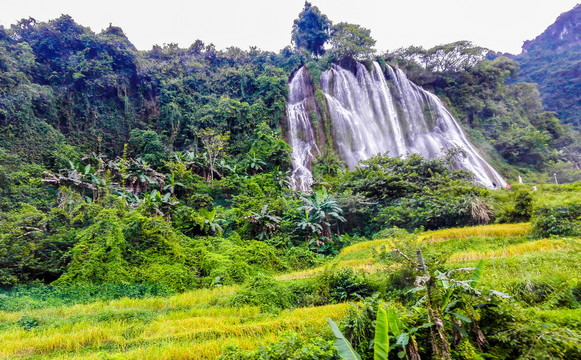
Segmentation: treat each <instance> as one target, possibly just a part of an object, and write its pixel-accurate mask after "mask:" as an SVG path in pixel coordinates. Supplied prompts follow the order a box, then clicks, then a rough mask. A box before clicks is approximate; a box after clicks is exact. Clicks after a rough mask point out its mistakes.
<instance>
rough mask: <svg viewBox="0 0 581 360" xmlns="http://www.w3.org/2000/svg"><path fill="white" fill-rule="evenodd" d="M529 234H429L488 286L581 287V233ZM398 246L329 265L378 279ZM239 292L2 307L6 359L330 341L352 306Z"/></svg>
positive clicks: (482, 229) (346, 254)
mask: <svg viewBox="0 0 581 360" xmlns="http://www.w3.org/2000/svg"><path fill="white" fill-rule="evenodd" d="M528 231H529V224H510V225H490V226H479V227H471V228H461V229H446V230H440V231H433V232H426V233H423V234H422V235H421V240H422V242H423V246H424V247H426V248H431V249H434V250H437V251H439V252H441V253H442V254H446V256H447V258H448V263H449V265H450V267H459V266H471V265H474V264H475V263H476V262H477V261H478V260H479V259H482V258H484V259H487V260H486V264H487V265H486V268H485V271H484V274H483V282H484V283H485V284H487V285H489V286H491V287H494V288H495V289H497V290H500V291H505V292H507V293H509V294H510V293H511V292H514V291H521V290H522V288H523V287H524V288H526V286H527V284H537V283H548V284H552V286H553V287H554V288H558V287H559V286H560V285H563V284H564V285H563V286H566V287H576V286H578V284H579V281H580V280H581V265H579V256H578V254H579V250H580V248H581V241H580V239H541V240H531V239H529V238H528V237H527V236H526V234H527V232H528ZM390 244H392V240H391V239H380V240H374V241H368V242H363V243H358V244H355V245H352V246H349V247H347V248H344V249H343V251H342V252H341V254H340V255H339V256H337V257H336V258H335V259H333V260H332V261H331V262H330V263H329V264H328V265H327V267H329V266H331V267H333V266H334V267H339V268H340V267H344V266H350V267H352V268H354V269H356V270H357V271H361V272H366V273H376V274H375V276H377V275H378V274H379V275H380V274H381V271H383V270H384V268H383V267H382V266H381V264H379V263H377V262H376V261H375V259H374V258H373V257H372V256H371V252H370V250H369V249H370V247H371V246H374V247H375V248H380V247H381V246H386V247H389V246H390ZM448 255H449V256H448ZM324 269H325V267H321V268H316V269H311V270H308V271H302V272H294V273H288V274H280V275H278V276H277V279H278V280H279V281H293V279H299V278H305V277H313V276H315V275H317V274H318V273H320V272H322V271H324ZM238 289H239V287H218V288H214V289H201V290H195V291H189V292H186V293H183V294H179V295H174V296H169V297H153V298H145V299H128V298H125V299H120V300H114V301H108V302H94V303H91V304H85V305H73V306H60V307H48V308H42V309H37V310H28V311H14V312H7V311H2V312H0V344H1V346H0V358H2V359H213V358H215V357H216V356H218V355H219V354H220V353H221V351H222V349H223V348H224V346H226V345H227V344H236V345H238V346H239V347H240V348H242V349H253V348H256V347H257V346H259V345H260V344H264V343H267V342H272V341H275V340H277V339H279V338H280V337H281V336H282V335H283V334H284V333H285V332H286V331H294V332H297V333H300V334H302V335H304V336H314V335H322V336H326V337H328V336H330V331H329V330H328V327H327V323H326V317H330V318H332V319H334V320H340V319H341V317H342V316H343V315H344V314H345V312H346V310H347V308H348V307H349V304H347V303H339V304H331V305H324V306H317V307H305V308H295V309H287V310H282V311H276V312H274V313H273V312H266V311H263V310H261V308H259V307H257V306H243V307H233V306H231V305H229V303H228V301H226V300H225V299H227V298H228V297H230V296H231V295H232V294H233V293H235V292H236V291H237V290H238ZM0 301H1V299H0ZM534 316H537V317H545V318H547V319H550V321H552V322H554V323H562V324H566V325H568V326H572V327H579V326H581V310H579V309H557V310H555V309H550V308H547V309H545V310H543V309H541V310H538V311H535V314H534Z"/></svg>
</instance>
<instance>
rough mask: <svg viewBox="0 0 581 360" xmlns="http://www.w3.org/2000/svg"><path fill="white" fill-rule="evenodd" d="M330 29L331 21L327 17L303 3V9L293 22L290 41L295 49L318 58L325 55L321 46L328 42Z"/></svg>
mask: <svg viewBox="0 0 581 360" xmlns="http://www.w3.org/2000/svg"><path fill="white" fill-rule="evenodd" d="M330 28H331V21H330V20H329V19H328V18H327V16H326V15H323V14H321V12H320V11H319V9H318V8H317V7H316V6H312V5H311V3H309V2H307V1H305V8H304V9H303V11H301V13H300V14H299V17H298V18H297V19H295V21H294V24H293V30H292V38H291V40H292V42H293V44H294V45H295V46H296V47H297V48H303V49H307V50H309V51H310V52H311V53H313V55H315V56H319V55H322V54H324V53H325V49H324V48H323V46H324V45H325V43H326V42H327V40H329V33H330Z"/></svg>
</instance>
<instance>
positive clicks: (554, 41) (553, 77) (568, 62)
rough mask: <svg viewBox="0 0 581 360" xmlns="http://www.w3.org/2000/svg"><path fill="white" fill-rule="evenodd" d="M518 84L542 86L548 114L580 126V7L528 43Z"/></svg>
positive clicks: (523, 49) (519, 61)
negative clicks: (554, 113)
mask: <svg viewBox="0 0 581 360" xmlns="http://www.w3.org/2000/svg"><path fill="white" fill-rule="evenodd" d="M515 59H516V60H517V61H518V63H519V64H520V72H519V80H520V81H526V82H534V83H537V84H538V85H539V90H540V92H541V96H542V98H543V103H544V105H545V107H546V108H547V110H550V111H554V112H556V113H557V116H558V117H559V119H561V121H563V122H564V123H569V124H572V125H574V126H577V127H578V126H579V125H581V115H579V114H581V4H579V5H577V6H575V7H574V8H573V9H571V10H570V11H568V12H566V13H563V14H561V15H560V16H559V17H558V18H557V20H556V21H555V22H554V23H553V24H552V25H550V26H549V27H548V28H547V29H546V30H545V31H544V32H543V33H542V34H540V35H539V36H537V37H536V38H535V39H533V40H529V41H525V43H524V44H523V47H522V53H521V54H519V55H517V56H516V57H515Z"/></svg>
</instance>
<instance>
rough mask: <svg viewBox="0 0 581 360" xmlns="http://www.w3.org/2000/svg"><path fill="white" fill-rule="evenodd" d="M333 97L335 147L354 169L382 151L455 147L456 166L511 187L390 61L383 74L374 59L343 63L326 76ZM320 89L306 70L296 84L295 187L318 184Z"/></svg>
mask: <svg viewBox="0 0 581 360" xmlns="http://www.w3.org/2000/svg"><path fill="white" fill-rule="evenodd" d="M321 90H322V91H323V94H324V95H325V99H326V101H327V106H328V111H329V115H330V121H331V136H332V141H333V147H334V149H335V151H336V153H337V155H338V156H339V157H341V159H342V160H343V161H344V162H345V164H346V165H347V167H349V168H350V169H353V168H355V167H356V166H357V164H358V163H359V161H361V160H366V159H369V158H370V157H371V156H373V155H376V154H384V153H386V152H387V153H389V155H390V156H406V155H407V154H410V153H418V154H421V155H422V156H423V157H425V158H428V159H431V158H434V157H438V156H441V155H442V153H443V151H445V150H447V149H450V148H460V149H462V150H464V152H465V154H466V156H465V157H463V158H459V159H457V167H458V168H462V169H466V170H468V171H470V172H472V173H473V174H474V179H475V181H476V182H477V183H479V184H481V185H483V186H486V187H488V188H492V187H493V183H494V184H497V185H499V186H504V185H505V184H506V182H505V181H504V179H503V178H502V177H501V176H500V175H499V174H498V173H497V172H496V171H495V170H494V169H493V168H492V166H490V165H489V164H488V163H487V162H486V161H485V160H484V159H483V158H482V157H481V156H480V155H479V154H478V152H477V151H476V149H475V148H474V147H473V146H472V145H471V144H470V142H469V141H468V139H467V137H466V135H465V134H464V132H463V131H462V129H461V128H460V126H459V125H458V123H457V122H456V120H455V119H454V117H453V116H452V115H451V114H450V112H449V111H448V110H447V109H446V108H445V107H444V105H443V104H442V102H441V101H440V99H438V97H437V96H435V95H434V94H432V93H430V92H428V91H426V90H424V89H422V88H421V87H419V86H417V85H415V84H414V83H412V82H411V81H410V80H409V79H408V78H407V77H406V75H405V74H404V73H403V71H401V70H399V69H394V68H392V67H390V66H387V68H386V72H385V74H384V72H383V70H382V68H381V66H380V65H379V64H378V63H377V62H374V63H373V64H372V66H371V69H369V70H368V69H367V68H366V67H365V65H363V64H361V63H358V62H357V63H355V65H354V67H353V69H351V70H347V69H345V68H343V67H341V66H338V65H332V67H331V69H329V70H326V71H324V72H323V73H322V74H321ZM313 99H314V95H313V89H312V86H311V84H310V81H309V78H308V73H307V71H306V69H305V68H301V69H300V70H298V71H297V73H296V74H295V76H294V77H293V78H292V80H291V82H290V84H289V101H288V105H287V119H288V125H289V142H290V145H291V146H292V148H293V153H292V157H293V160H292V161H293V179H295V183H296V186H295V188H298V189H301V190H304V189H308V185H310V184H311V183H312V174H311V172H310V171H309V168H310V166H312V160H313V158H314V154H313V152H314V151H316V152H318V149H317V147H316V143H317V142H316V137H315V135H314V134H315V130H314V129H313V124H312V121H311V117H312V116H314V115H313V114H316V105H315V103H314V101H313Z"/></svg>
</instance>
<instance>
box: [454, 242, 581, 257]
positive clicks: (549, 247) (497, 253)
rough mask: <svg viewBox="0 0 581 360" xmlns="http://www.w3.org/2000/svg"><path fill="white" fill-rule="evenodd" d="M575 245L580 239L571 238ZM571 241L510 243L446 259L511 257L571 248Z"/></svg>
mask: <svg viewBox="0 0 581 360" xmlns="http://www.w3.org/2000/svg"><path fill="white" fill-rule="evenodd" d="M571 242H573V243H576V244H577V246H579V245H581V240H579V239H576V240H571ZM571 245H572V244H571V243H566V242H564V241H563V240H554V239H542V240H537V241H531V242H526V243H522V244H515V245H510V246H508V247H506V248H503V249H497V250H490V251H484V252H476V251H466V252H461V253H456V254H454V255H452V256H450V258H449V259H448V261H451V262H454V261H464V260H478V259H490V258H498V257H511V256H518V255H523V254H526V253H529V252H542V251H555V250H563V249H566V248H571Z"/></svg>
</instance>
